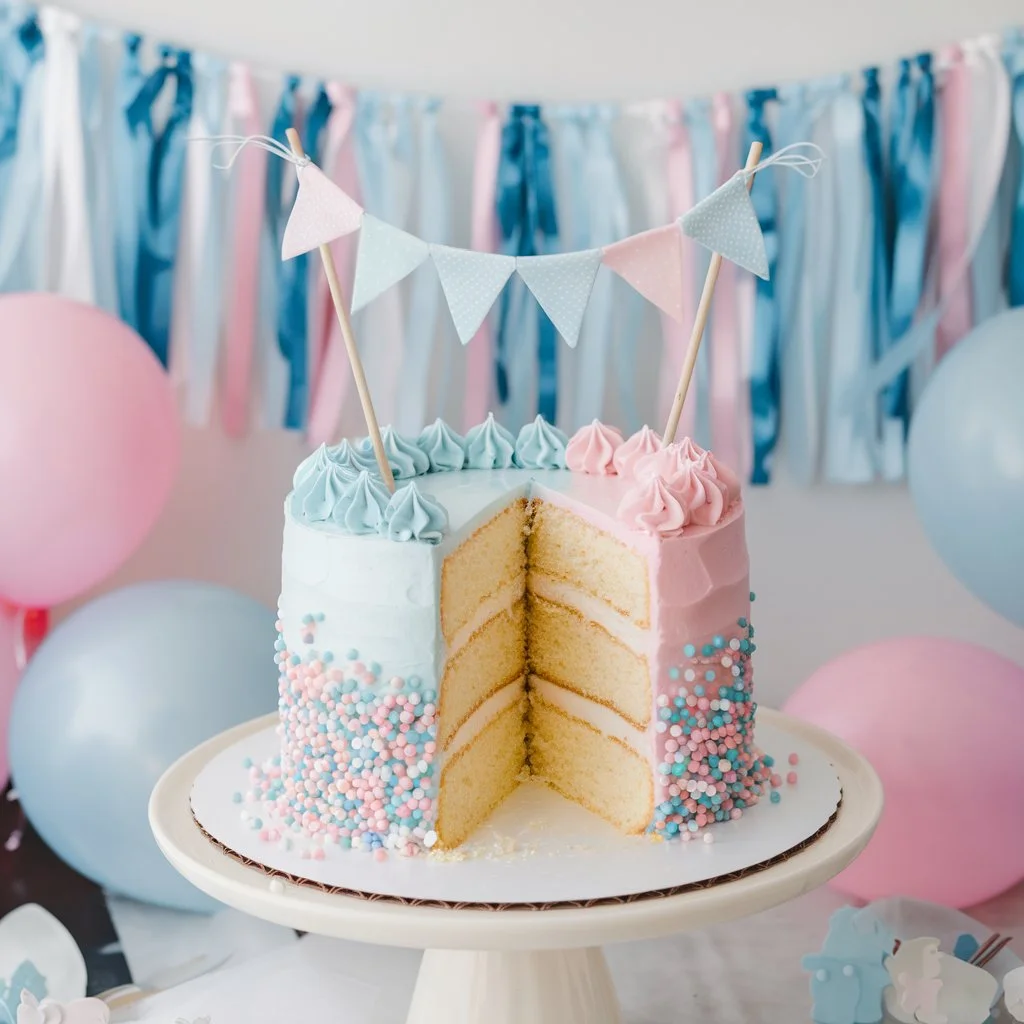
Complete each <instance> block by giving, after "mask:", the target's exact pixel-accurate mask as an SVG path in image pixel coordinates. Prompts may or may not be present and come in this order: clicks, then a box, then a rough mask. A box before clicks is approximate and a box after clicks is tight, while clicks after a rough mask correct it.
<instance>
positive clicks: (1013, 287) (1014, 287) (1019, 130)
mask: <svg viewBox="0 0 1024 1024" xmlns="http://www.w3.org/2000/svg"><path fill="white" fill-rule="evenodd" d="M1009 65H1010V67H1009V71H1010V74H1011V75H1012V76H1013V77H1012V88H1013V127H1014V134H1015V137H1016V143H1017V146H1018V147H1020V154H1021V158H1020V163H1021V170H1020V178H1019V180H1018V183H1017V196H1016V202H1015V203H1014V209H1013V226H1012V228H1011V233H1010V259H1009V267H1008V270H1007V290H1008V292H1009V299H1010V305H1011V306H1021V305H1024V45H1022V42H1021V40H1020V39H1016V40H1014V45H1013V47H1012V49H1011V51H1010V60H1009ZM1012 141H1014V140H1013V138H1012V137H1011V142H1012Z"/></svg>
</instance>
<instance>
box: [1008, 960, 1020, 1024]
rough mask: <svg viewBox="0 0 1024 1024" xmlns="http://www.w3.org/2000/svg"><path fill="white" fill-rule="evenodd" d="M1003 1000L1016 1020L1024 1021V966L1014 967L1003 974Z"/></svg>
mask: <svg viewBox="0 0 1024 1024" xmlns="http://www.w3.org/2000/svg"><path fill="white" fill-rule="evenodd" d="M1003 1001H1004V1002H1005V1003H1006V1009H1007V1012H1008V1013H1009V1014H1010V1016H1011V1017H1012V1018H1013V1019H1014V1020H1017V1021H1024V967H1014V969H1013V970H1012V971H1007V972H1006V974H1004V975H1003Z"/></svg>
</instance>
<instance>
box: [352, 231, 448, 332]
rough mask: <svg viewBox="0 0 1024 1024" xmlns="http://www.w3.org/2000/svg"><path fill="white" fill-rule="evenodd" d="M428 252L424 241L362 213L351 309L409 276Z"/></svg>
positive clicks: (357, 308) (369, 300) (365, 303)
mask: <svg viewBox="0 0 1024 1024" xmlns="http://www.w3.org/2000/svg"><path fill="white" fill-rule="evenodd" d="M429 255H430V246H429V245H427V243H426V242H424V241H422V240H421V239H419V238H417V237H416V236H415V235H410V234H409V233H408V232H407V231H402V230H401V229H400V228H395V227H392V226H391V225H390V224H385V223H384V222H383V221H380V220H377V218H376V217H371V216H370V215H369V214H368V213H365V214H363V224H362V228H361V229H360V232H359V253H358V256H357V258H356V279H355V283H354V285H353V286H352V312H353V313H355V312H357V311H358V310H360V309H362V308H363V307H364V306H366V305H368V304H369V303H371V302H373V300H374V299H375V298H377V296H378V295H382V294H383V293H384V292H386V291H387V290H388V289H389V288H393V287H394V286H395V285H396V284H398V282H399V281H402V280H404V279H405V278H406V277H408V276H409V275H410V274H411V273H412V272H413V271H414V270H415V269H416V268H417V267H418V266H419V265H420V264H421V263H423V262H424V260H426V258H427V257H428V256H429Z"/></svg>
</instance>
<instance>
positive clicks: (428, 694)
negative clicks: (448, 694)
mask: <svg viewBox="0 0 1024 1024" xmlns="http://www.w3.org/2000/svg"><path fill="white" fill-rule="evenodd" d="M423 699H424V700H425V701H426V702H427V703H428V704H433V703H434V701H435V700H437V693H436V692H435V691H434V690H424V691H423Z"/></svg>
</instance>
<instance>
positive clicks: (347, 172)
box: [306, 82, 360, 446]
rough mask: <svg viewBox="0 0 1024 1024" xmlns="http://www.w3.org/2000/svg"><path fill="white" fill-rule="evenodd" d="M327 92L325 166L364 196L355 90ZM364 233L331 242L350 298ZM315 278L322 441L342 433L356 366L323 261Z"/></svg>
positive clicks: (316, 396) (313, 432)
mask: <svg viewBox="0 0 1024 1024" xmlns="http://www.w3.org/2000/svg"><path fill="white" fill-rule="evenodd" d="M327 92H328V95H329V96H330V98H331V103H332V104H333V106H332V109H331V117H330V120H329V121H328V122H327V139H326V144H325V148H324V154H325V155H324V167H323V171H324V173H325V174H326V175H327V176H328V177H329V178H330V179H331V180H332V181H333V182H334V183H335V184H336V185H338V186H339V188H341V189H343V190H344V191H345V192H347V193H348V194H349V195H350V196H351V197H352V198H353V199H355V200H356V202H359V201H360V195H359V173H358V169H357V166H356V156H355V147H354V146H353V145H352V141H351V138H350V134H351V129H352V122H353V121H354V120H355V113H356V97H355V92H354V91H353V90H351V89H349V88H347V87H345V86H342V85H338V84H337V83H334V82H332V83H330V84H329V85H328V86H327ZM358 237H359V236H358V235H347V236H345V237H344V238H338V239H336V240H335V241H333V242H332V243H331V252H332V253H333V255H334V263H335V266H336V268H337V270H338V279H339V280H340V281H341V285H342V288H343V289H344V290H345V295H346V297H347V298H348V299H349V302H350V303H351V298H352V278H353V275H354V272H355V255H356V243H357V239H358ZM314 280H315V281H316V286H315V288H314V289H313V294H314V299H313V316H312V317H311V318H310V324H311V325H312V329H311V330H310V332H309V341H310V352H309V366H310V375H311V376H310V381H311V384H312V393H313V402H312V405H311V406H310V412H309V422H308V424H307V428H306V431H307V436H308V438H309V440H310V442H311V443H312V444H313V445H314V446H316V445H320V444H329V443H331V442H332V441H335V440H336V439H337V434H338V431H339V428H340V421H341V414H342V410H343V409H344V407H345V397H346V395H347V393H348V387H349V382H350V381H351V379H352V370H351V367H350V366H349V365H348V354H347V353H346V351H345V342H344V339H343V338H342V336H341V327H340V326H339V324H338V318H337V316H335V314H334V304H333V302H332V300H331V293H330V289H329V288H328V286H327V278H326V277H325V276H324V275H323V273H322V271H321V270H320V267H319V265H318V266H317V268H316V277H315V278H314Z"/></svg>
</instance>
